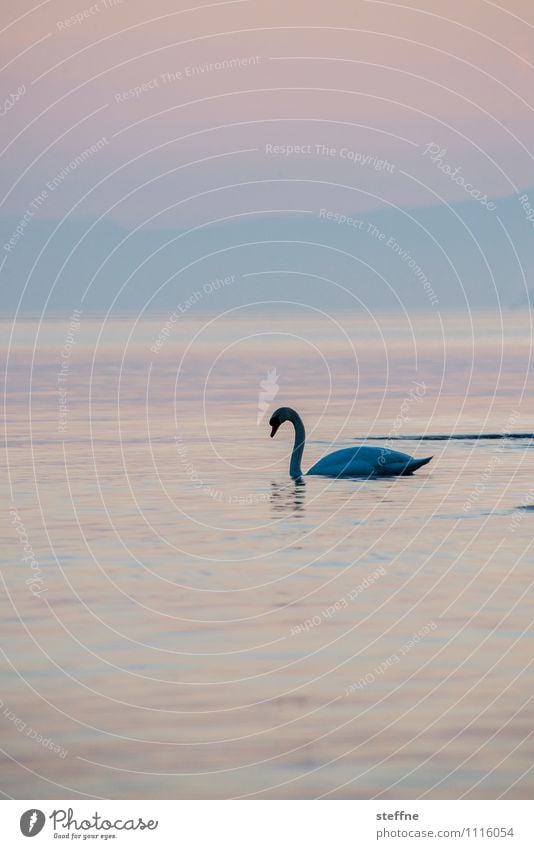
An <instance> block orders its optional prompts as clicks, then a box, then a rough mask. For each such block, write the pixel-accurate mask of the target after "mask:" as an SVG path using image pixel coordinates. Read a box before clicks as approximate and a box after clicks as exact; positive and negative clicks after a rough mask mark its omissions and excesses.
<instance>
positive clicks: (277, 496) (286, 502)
mask: <svg viewBox="0 0 534 849" xmlns="http://www.w3.org/2000/svg"><path fill="white" fill-rule="evenodd" d="M305 500H306V483H305V482H304V480H303V478H294V479H293V480H292V481H291V483H278V482H277V481H271V506H272V508H273V512H274V513H277V514H283V515H289V514H293V515H295V516H303V515H304V512H305V510H304V502H305Z"/></svg>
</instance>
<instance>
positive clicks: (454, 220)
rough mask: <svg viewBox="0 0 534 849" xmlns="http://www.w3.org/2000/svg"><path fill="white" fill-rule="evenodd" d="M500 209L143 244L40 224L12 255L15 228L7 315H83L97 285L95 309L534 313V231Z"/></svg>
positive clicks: (225, 230) (238, 225) (319, 222)
mask: <svg viewBox="0 0 534 849" xmlns="http://www.w3.org/2000/svg"><path fill="white" fill-rule="evenodd" d="M530 196H531V197H533V198H534V189H532V190H531V192H530ZM495 203H496V210H495V211H490V210H488V209H486V207H484V206H483V205H481V204H480V203H478V202H477V201H471V202H465V203H461V204H454V205H451V206H432V207H424V208H418V209H409V210H398V209H390V208H381V209H374V210H370V211H369V212H367V213H359V214H358V215H356V214H354V216H353V218H354V219H355V220H354V221H352V222H351V221H343V220H342V219H341V218H340V216H339V214H338V218H337V219H336V217H335V215H336V210H323V212H322V213H321V210H320V209H319V208H317V209H316V210H312V212H311V214H306V215H301V216H295V215H284V214H280V215H278V216H276V217H272V216H269V217H266V216H263V215H261V214H259V215H252V216H250V215H248V216H244V217H239V218H236V219H234V220H233V221H228V222H226V223H222V224H217V225H212V226H209V227H204V228H200V229H196V230H195V231H193V232H191V233H189V234H187V235H183V234H182V233H179V232H174V231H171V230H158V229H151V228H149V227H147V228H142V229H140V230H139V231H138V232H136V233H135V234H132V233H131V232H129V231H128V230H126V229H122V228H121V227H119V226H118V225H116V224H114V223H112V222H110V221H109V220H103V221H101V222H99V223H98V224H97V225H94V222H92V221H87V220H85V219H72V218H71V219H69V220H68V221H67V222H66V223H64V224H62V225H60V226H59V227H58V222H57V221H55V220H46V219H40V218H39V217H38V216H36V217H35V218H34V219H32V220H31V222H30V224H29V225H28V227H26V228H25V229H24V234H23V236H22V237H21V238H20V239H19V241H18V242H16V244H15V246H14V248H13V250H12V251H6V249H5V247H4V246H5V244H6V243H7V242H8V240H9V238H10V237H11V235H12V234H13V233H14V232H15V230H16V228H17V226H18V224H19V221H18V220H17V219H14V218H4V219H0V226H1V229H2V246H3V247H2V258H3V257H4V256H5V257H6V259H5V262H4V266H3V270H2V274H1V281H2V288H1V292H2V295H1V306H0V309H1V312H2V314H4V315H5V314H12V313H13V312H14V310H15V309H16V308H17V305H18V304H19V300H20V308H21V311H22V312H23V313H31V314H35V313H40V312H41V311H42V310H43V309H45V308H46V311H47V312H49V313H61V314H63V313H70V312H71V311H72V309H74V308H76V307H79V306H80V304H81V302H82V297H83V293H84V292H85V290H86V289H87V288H88V287H89V288H88V291H87V295H86V297H85V299H84V302H83V307H84V310H85V311H86V312H90V311H96V312H100V311H107V310H108V309H111V310H112V311H113V312H114V313H131V312H135V313H138V312H140V311H145V312H146V313H147V314H153V313H159V314H166V313H170V312H171V311H172V310H175V309H178V310H180V309H182V308H183V309H184V311H188V310H195V311H199V312H219V311H220V310H224V309H229V308H231V307H234V306H239V305H241V304H243V303H248V302H256V301H279V300H284V301H292V302H294V304H296V305H298V304H308V305H310V306H312V307H314V308H316V309H325V310H329V311H336V310H354V309H356V310H360V309H369V310H402V309H407V310H409V311H413V310H429V309H430V310H432V309H436V310H437V309H440V310H450V309H461V310H463V309H466V308H470V309H503V308H524V307H526V306H528V304H529V301H530V303H534V230H533V228H532V225H531V223H530V222H528V221H527V219H526V216H525V213H524V211H523V209H522V208H521V205H520V203H519V201H518V199H517V197H516V196H510V197H506V198H500V199H498V200H496V201H495ZM328 213H330V215H328ZM56 227H58V229H57V232H56V233H55V234H54V235H52V234H53V233H54V230H55V228H56ZM47 239H50V241H49V243H48V244H47V245H46V247H45V244H46V242H47ZM78 242H79V245H77V243H78ZM121 242H122V244H121ZM41 251H42V254H41V256H40V258H39V260H38V261H37V263H36V260H37V257H38V255H39V253H40V252H41ZM71 252H72V255H70V256H69V254H71ZM34 266H35V267H34ZM100 266H102V267H100ZM232 275H234V278H235V279H234V280H233V281H231V282H230V283H229V284H228V283H227V284H224V283H222V284H220V285H218V286H217V284H216V283H214V281H216V280H217V279H219V281H221V280H222V281H224V279H225V278H227V277H231V276H232ZM245 275H251V276H245ZM321 278H326V279H327V280H329V281H332V282H330V283H329V282H326V280H325V279H321ZM210 286H212V288H211V289H210ZM25 287H26V288H25ZM24 288H25V291H24V293H23V290H24ZM195 293H197V294H195ZM45 305H46V307H45ZM271 307H272V305H263V306H262V309H269V308H271ZM288 308H289V307H288ZM293 308H295V309H298V306H293Z"/></svg>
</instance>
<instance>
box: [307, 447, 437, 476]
mask: <svg viewBox="0 0 534 849" xmlns="http://www.w3.org/2000/svg"><path fill="white" fill-rule="evenodd" d="M431 459H432V458H431V457H425V458H424V459H423V460H416V459H415V458H413V457H410V455H409V454H403V453H402V451H393V450H391V449H390V448H375V447H372V446H368V445H361V446H356V447H354V448H341V449H340V450H339V451H333V452H332V454H327V455H326V457H322V459H321V460H319V461H318V462H317V463H316V464H315V465H314V466H312V467H311V469H310V470H309V472H308V474H309V475H330V476H333V477H348V476H350V475H380V474H386V475H400V474H410V473H411V472H413V471H415V469H418V468H419V467H420V466H423V465H424V464H425V463H428V462H429V461H430V460H431Z"/></svg>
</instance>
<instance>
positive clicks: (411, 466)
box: [402, 457, 432, 475]
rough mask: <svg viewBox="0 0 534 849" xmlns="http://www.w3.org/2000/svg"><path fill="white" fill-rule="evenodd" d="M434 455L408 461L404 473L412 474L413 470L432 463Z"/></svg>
mask: <svg viewBox="0 0 534 849" xmlns="http://www.w3.org/2000/svg"><path fill="white" fill-rule="evenodd" d="M431 459H432V457H424V458H423V459H422V460H410V462H409V463H406V466H405V467H404V471H403V473H402V474H403V475H411V474H412V472H415V471H417V469H420V468H421V466H426V464H427V463H430V461H431Z"/></svg>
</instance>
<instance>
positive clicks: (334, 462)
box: [269, 407, 432, 478]
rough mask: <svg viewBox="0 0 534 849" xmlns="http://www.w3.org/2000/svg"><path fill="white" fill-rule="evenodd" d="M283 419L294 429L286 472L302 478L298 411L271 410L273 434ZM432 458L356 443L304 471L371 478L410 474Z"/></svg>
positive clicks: (302, 439) (301, 426) (302, 440)
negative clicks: (418, 458)
mask: <svg viewBox="0 0 534 849" xmlns="http://www.w3.org/2000/svg"><path fill="white" fill-rule="evenodd" d="M283 422H291V423H292V424H293V426H294V428H295V442H294V445H293V451H292V453H291V462H290V464H289V474H290V475H291V477H292V478H300V477H302V470H301V466H300V464H301V460H302V452H303V451H304V443H305V441H306V431H305V430H304V424H303V421H302V419H301V417H300V416H299V414H298V413H297V412H296V411H295V410H292V409H291V407H280V408H279V409H278V410H275V412H274V413H273V415H272V416H271V419H270V421H269V424H270V426H271V428H272V430H271V436H274V435H275V433H276V431H277V430H278V428H279V427H280V425H281V424H282V423H283ZM431 459H432V457H425V458H424V459H422V460H416V459H415V458H414V457H410V455H409V454H402V453H401V452H400V451H392V450H391V449H390V448H373V447H371V446H367V445H359V446H358V445H356V446H354V448H341V450H339V451H334V452H333V453H332V454H327V455H326V457H323V458H322V459H321V460H319V461H318V462H317V463H315V465H314V466H312V467H311V469H309V471H307V472H306V474H307V475H326V476H328V477H333V478H350V477H375V476H379V475H380V476H384V475H385V476H388V475H411V474H412V472H415V470H416V469H419V468H420V467H421V466H424V465H425V463H429V462H430V460H431Z"/></svg>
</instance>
